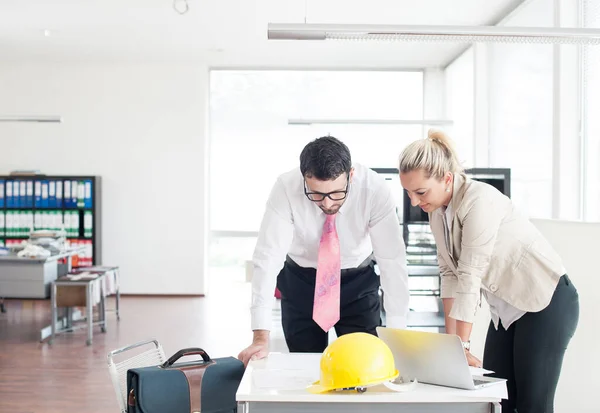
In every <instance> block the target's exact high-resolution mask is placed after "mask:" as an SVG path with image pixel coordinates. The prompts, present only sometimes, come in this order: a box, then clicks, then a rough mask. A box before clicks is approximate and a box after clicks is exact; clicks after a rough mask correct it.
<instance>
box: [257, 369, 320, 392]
mask: <svg viewBox="0 0 600 413" xmlns="http://www.w3.org/2000/svg"><path fill="white" fill-rule="evenodd" d="M318 379H319V377H318V376H315V375H313V374H309V373H306V372H299V371H297V370H296V371H293V370H291V371H290V370H255V371H254V373H253V374H252V384H253V385H254V386H255V387H256V388H259V389H263V390H300V389H305V388H306V387H307V386H309V385H311V384H313V383H314V382H315V381H317V380H318Z"/></svg>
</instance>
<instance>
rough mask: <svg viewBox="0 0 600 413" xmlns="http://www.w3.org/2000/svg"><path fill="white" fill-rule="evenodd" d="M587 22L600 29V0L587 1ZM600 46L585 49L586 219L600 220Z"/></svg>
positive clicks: (585, 21) (584, 200) (584, 166)
mask: <svg viewBox="0 0 600 413" xmlns="http://www.w3.org/2000/svg"><path fill="white" fill-rule="evenodd" d="M583 16H584V22H583V23H584V25H585V26H586V27H589V28H595V29H598V28H600V2H599V1H598V0H584V1H583ZM598 91H600V48H598V46H586V47H584V48H583V90H582V94H583V105H582V109H583V140H584V153H583V159H584V162H583V171H582V172H583V179H584V187H583V190H584V195H583V205H584V210H583V218H584V219H585V220H588V221H598V222H600V116H598V113H600V93H598Z"/></svg>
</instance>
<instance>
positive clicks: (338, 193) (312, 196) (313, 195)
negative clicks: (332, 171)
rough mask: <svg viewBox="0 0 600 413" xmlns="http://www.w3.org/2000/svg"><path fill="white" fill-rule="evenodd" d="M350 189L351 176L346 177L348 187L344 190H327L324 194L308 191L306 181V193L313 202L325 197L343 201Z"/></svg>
mask: <svg viewBox="0 0 600 413" xmlns="http://www.w3.org/2000/svg"><path fill="white" fill-rule="evenodd" d="M349 189H350V176H347V177H346V189H345V190H343V191H333V192H327V193H326V194H324V193H323V192H308V191H307V190H306V181H304V195H306V197H307V198H308V199H309V200H311V201H313V202H321V201H323V200H324V199H325V197H327V198H329V199H331V200H332V201H341V200H342V199H345V198H346V196H347V195H348V190H349Z"/></svg>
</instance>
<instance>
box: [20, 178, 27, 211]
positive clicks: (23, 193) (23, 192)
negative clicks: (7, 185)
mask: <svg viewBox="0 0 600 413" xmlns="http://www.w3.org/2000/svg"><path fill="white" fill-rule="evenodd" d="M19 207H21V208H27V181H19Z"/></svg>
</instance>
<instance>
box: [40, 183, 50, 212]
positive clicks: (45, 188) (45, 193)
mask: <svg viewBox="0 0 600 413" xmlns="http://www.w3.org/2000/svg"><path fill="white" fill-rule="evenodd" d="M41 207H42V208H48V181H42V205H41Z"/></svg>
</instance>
